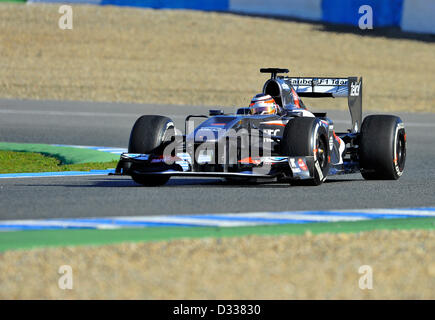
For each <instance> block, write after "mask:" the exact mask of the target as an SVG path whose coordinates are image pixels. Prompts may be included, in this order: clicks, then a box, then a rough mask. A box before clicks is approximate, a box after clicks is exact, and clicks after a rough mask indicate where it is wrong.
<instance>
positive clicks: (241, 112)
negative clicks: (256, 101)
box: [236, 108, 251, 115]
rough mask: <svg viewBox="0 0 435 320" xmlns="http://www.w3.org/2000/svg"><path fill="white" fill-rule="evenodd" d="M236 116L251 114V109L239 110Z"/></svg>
mask: <svg viewBox="0 0 435 320" xmlns="http://www.w3.org/2000/svg"><path fill="white" fill-rule="evenodd" d="M236 114H244V115H247V114H251V110H250V109H249V108H239V109H237V113H236Z"/></svg>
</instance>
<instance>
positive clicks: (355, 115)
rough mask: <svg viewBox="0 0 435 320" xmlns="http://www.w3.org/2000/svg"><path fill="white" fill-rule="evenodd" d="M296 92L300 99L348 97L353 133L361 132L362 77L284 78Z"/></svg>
mask: <svg viewBox="0 0 435 320" xmlns="http://www.w3.org/2000/svg"><path fill="white" fill-rule="evenodd" d="M283 80H285V81H286V82H287V81H288V82H289V83H290V84H291V86H292V87H293V88H294V89H295V90H296V92H297V93H298V95H299V96H300V97H309V98H324V97H332V98H336V97H347V99H348V106H349V111H350V116H351V118H352V132H354V133H357V132H359V131H360V128H361V122H362V77H361V78H359V79H358V77H348V78H314V77H311V78H309V77H298V78H294V77H283Z"/></svg>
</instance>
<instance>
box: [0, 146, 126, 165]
mask: <svg viewBox="0 0 435 320" xmlns="http://www.w3.org/2000/svg"><path fill="white" fill-rule="evenodd" d="M0 150H3V151H15V152H33V153H40V154H42V155H45V156H49V157H53V158H56V159H59V160H60V162H61V163H62V164H78V163H90V162H110V161H115V160H119V155H116V154H112V153H109V152H101V151H98V150H91V149H82V148H72V147H57V146H52V145H49V144H35V143H11V142H0Z"/></svg>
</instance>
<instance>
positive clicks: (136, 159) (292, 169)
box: [113, 153, 314, 180]
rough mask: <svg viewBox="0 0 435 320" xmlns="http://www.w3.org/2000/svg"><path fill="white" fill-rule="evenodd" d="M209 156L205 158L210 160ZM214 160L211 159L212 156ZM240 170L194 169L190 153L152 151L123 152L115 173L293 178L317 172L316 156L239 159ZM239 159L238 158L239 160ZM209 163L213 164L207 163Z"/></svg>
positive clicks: (297, 178)
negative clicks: (168, 153)
mask: <svg viewBox="0 0 435 320" xmlns="http://www.w3.org/2000/svg"><path fill="white" fill-rule="evenodd" d="M207 160H208V159H202V161H203V162H204V163H203V164H208V162H207ZM210 160H211V159H210ZM240 161H241V163H242V164H243V166H241V167H240V169H239V170H237V171H234V169H232V170H231V171H229V170H226V169H225V168H226V167H225V166H218V165H217V166H211V167H214V168H217V169H215V170H210V171H205V170H195V169H194V166H192V160H191V157H190V155H189V154H187V153H177V154H176V156H174V157H163V156H154V155H151V154H137V153H123V154H122V155H121V159H120V161H119V163H118V165H117V168H116V170H115V173H114V174H113V175H130V176H131V175H168V176H194V177H221V178H230V177H234V178H265V179H268V178H270V179H273V178H284V179H285V178H287V179H292V180H305V179H311V178H312V177H313V175H314V157H312V156H311V157H310V156H308V157H283V156H270V157H257V158H246V159H243V160H240ZM240 161H239V162H240ZM208 167H210V166H208Z"/></svg>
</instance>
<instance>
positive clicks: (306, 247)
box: [0, 230, 435, 299]
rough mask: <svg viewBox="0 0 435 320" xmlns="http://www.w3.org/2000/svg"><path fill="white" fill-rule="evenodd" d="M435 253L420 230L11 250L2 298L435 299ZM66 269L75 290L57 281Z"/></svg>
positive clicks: (0, 286)
mask: <svg viewBox="0 0 435 320" xmlns="http://www.w3.org/2000/svg"><path fill="white" fill-rule="evenodd" d="M434 253H435V233H434V232H433V231H419V230H415V231H393V232H388V231H371V232H363V233H356V234H319V235H312V234H309V233H308V234H305V235H303V236H280V237H267V236H250V237H244V238H222V239H195V240H176V241H169V242H154V243H136V244H119V245H110V246H103V247H67V248H52V249H38V250H33V251H15V252H14V251H9V252H6V253H2V254H0V299H11V298H13V299H17V298H19V299H22V298H31V299H46V298H48V299H77V298H78V299H84V298H96V299H101V298H107V299H117V298H126V299H323V298H326V299H393V298H395V299H434V298H435V255H434ZM61 265H70V266H71V267H72V274H73V289H72V290H61V289H59V287H58V281H59V277H60V275H59V274H58V269H59V267H60V266H61ZM363 265H369V266H371V268H372V271H373V274H372V275H373V289H371V290H370V289H367V290H361V289H360V288H359V279H360V277H361V276H362V274H360V273H359V272H358V271H359V268H360V267H361V266H363Z"/></svg>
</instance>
